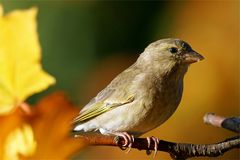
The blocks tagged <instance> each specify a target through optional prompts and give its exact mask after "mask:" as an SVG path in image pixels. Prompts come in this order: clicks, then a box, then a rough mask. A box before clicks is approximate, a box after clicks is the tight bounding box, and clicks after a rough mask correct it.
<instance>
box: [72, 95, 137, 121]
mask: <svg viewBox="0 0 240 160" xmlns="http://www.w3.org/2000/svg"><path fill="white" fill-rule="evenodd" d="M133 100H134V97H133V96H130V97H128V98H127V99H126V100H125V101H122V102H113V103H108V102H104V101H98V102H95V103H93V104H92V105H91V106H90V107H89V108H88V109H87V110H85V111H84V112H81V113H80V115H79V116H78V117H76V118H75V120H74V121H75V122H76V123H81V122H85V121H88V120H90V119H92V118H94V117H96V116H99V115H101V114H102V113H105V112H107V111H110V110H112V109H114V108H116V107H118V106H122V105H124V104H128V103H131V102H132V101H133Z"/></svg>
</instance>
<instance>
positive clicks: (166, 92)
mask: <svg viewBox="0 0 240 160" xmlns="http://www.w3.org/2000/svg"><path fill="white" fill-rule="evenodd" d="M145 85H149V86H148V87H146V89H147V91H145V92H140V93H139V94H141V93H146V94H141V95H140V98H139V99H141V100H140V102H141V103H140V105H142V107H141V108H142V112H140V113H139V117H141V120H140V122H139V124H140V125H138V126H137V127H136V128H135V129H134V130H142V131H143V132H147V131H149V130H152V129H154V128H156V127H157V126H159V125H161V124H162V123H163V122H165V121H166V120H167V119H168V118H169V117H170V116H171V115H172V114H173V113H174V111H175V110H176V108H177V106H178V105H179V103H180V100H181V97H182V90H183V82H182V80H180V81H173V82H171V81H169V82H168V84H166V83H164V84H163V83H162V81H160V82H158V81H156V82H152V84H145ZM150 85H152V86H150Z"/></svg>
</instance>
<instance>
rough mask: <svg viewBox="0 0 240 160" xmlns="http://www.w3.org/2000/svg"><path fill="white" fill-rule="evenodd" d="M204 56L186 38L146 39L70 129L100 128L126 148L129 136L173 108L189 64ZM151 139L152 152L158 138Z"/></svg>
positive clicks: (158, 120) (140, 132) (143, 130)
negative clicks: (134, 57) (133, 60)
mask: <svg viewBox="0 0 240 160" xmlns="http://www.w3.org/2000/svg"><path fill="white" fill-rule="evenodd" d="M203 59H204V57H203V56H202V55H201V54H199V53H197V52H196V51H194V50H193V49H192V47H191V46H190V45H189V44H188V43H187V42H185V41H183V40H181V39H177V38H166V39H160V40H157V41H155V42H153V43H151V44H149V45H148V46H147V47H146V48H145V50H144V51H143V52H142V53H141V54H140V55H139V57H138V59H137V60H136V62H135V63H134V64H132V65H131V66H130V67H129V68H127V69H126V70H124V71H123V72H121V73H120V74H119V75H117V76H116V77H115V78H114V79H113V80H112V81H111V82H110V83H109V84H108V85H107V86H106V88H104V89H103V90H102V91H100V92H99V93H98V94H97V95H96V96H95V97H94V98H93V99H92V100H90V102H89V103H88V104H86V105H85V106H84V107H83V109H82V110H81V111H80V113H79V115H77V116H76V118H75V119H74V120H73V132H74V133H75V134H80V135H81V133H90V132H100V134H103V135H109V136H118V137H122V138H123V139H124V140H125V144H124V145H123V146H125V147H129V148H131V146H132V144H133V142H134V138H135V137H139V136H141V135H143V134H144V133H146V132H148V131H150V130H152V129H154V128H156V127H158V126H160V125H161V124H163V123H164V122H165V121H166V120H167V119H168V118H169V117H170V116H171V115H172V114H173V113H174V112H175V110H176V109H177V107H178V105H179V103H180V101H181V98H182V92H183V79H184V75H185V73H186V72H187V70H188V67H189V66H190V64H192V63H195V62H198V61H201V60H203ZM147 141H148V146H149V147H150V144H151V142H153V143H154V150H155V152H154V156H155V155H156V152H157V147H158V143H159V139H158V138H155V137H147Z"/></svg>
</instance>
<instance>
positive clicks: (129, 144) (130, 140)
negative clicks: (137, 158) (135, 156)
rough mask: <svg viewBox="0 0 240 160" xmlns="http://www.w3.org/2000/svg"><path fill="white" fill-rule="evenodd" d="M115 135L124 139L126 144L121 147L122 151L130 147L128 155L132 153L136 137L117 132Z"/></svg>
mask: <svg viewBox="0 0 240 160" xmlns="http://www.w3.org/2000/svg"><path fill="white" fill-rule="evenodd" d="M114 135H116V136H118V137H122V138H123V139H124V142H125V143H124V144H123V145H122V146H121V147H120V148H121V149H122V150H126V147H128V150H127V152H126V153H129V152H130V151H131V148H132V145H133V143H134V136H133V135H129V134H128V133H127V132H115V133H114Z"/></svg>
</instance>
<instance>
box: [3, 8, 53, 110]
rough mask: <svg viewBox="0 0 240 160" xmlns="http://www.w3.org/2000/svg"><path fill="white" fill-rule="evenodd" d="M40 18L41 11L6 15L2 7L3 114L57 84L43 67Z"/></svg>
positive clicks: (18, 11) (23, 11)
mask: <svg viewBox="0 0 240 160" xmlns="http://www.w3.org/2000/svg"><path fill="white" fill-rule="evenodd" d="M36 15H37V8H31V9H28V10H15V11H12V12H10V13H8V14H6V15H3V9H2V6H1V5H0V114H6V113H9V112H10V111H12V110H13V109H15V108H16V106H17V105H19V104H20V103H22V102H23V101H25V100H26V98H28V97H29V96H30V95H32V94H34V93H37V92H40V91H42V90H44V89H46V88H47V87H48V86H49V85H51V84H54V83H55V79H54V78H53V77H52V76H50V75H48V74H47V73H46V72H44V71H43V70H42V67H41V64H40V59H41V48H40V45H39V40H38V35H37V24H36Z"/></svg>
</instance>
